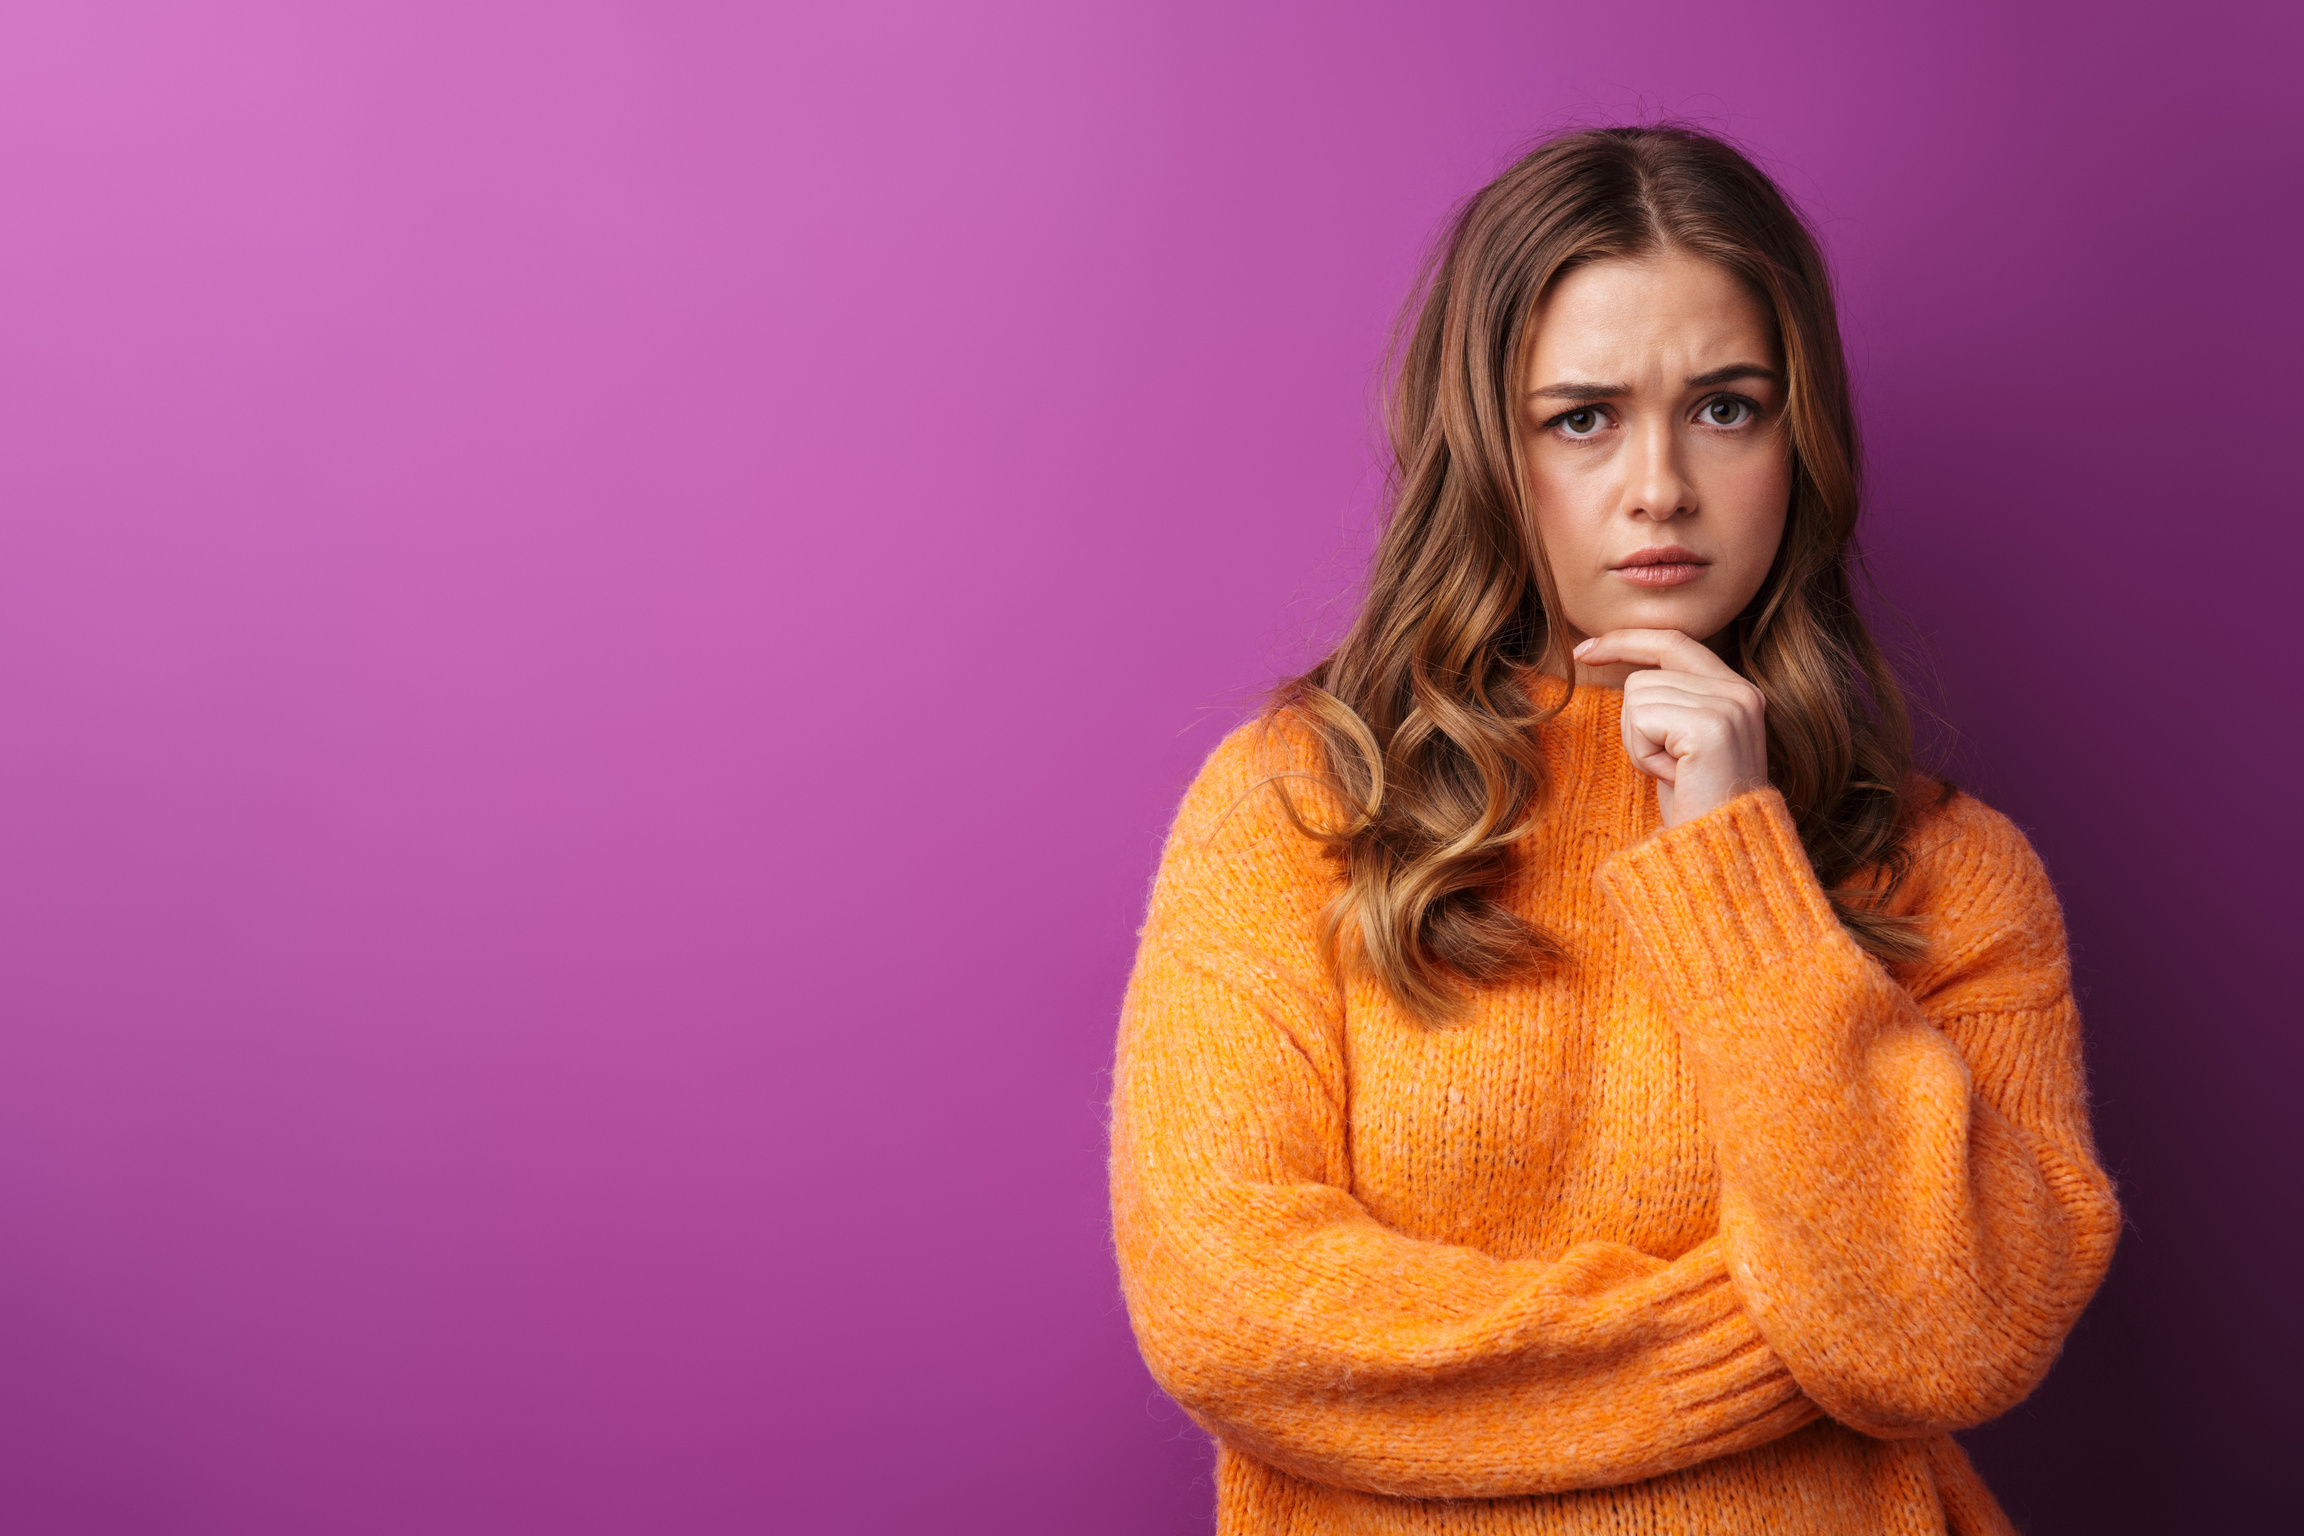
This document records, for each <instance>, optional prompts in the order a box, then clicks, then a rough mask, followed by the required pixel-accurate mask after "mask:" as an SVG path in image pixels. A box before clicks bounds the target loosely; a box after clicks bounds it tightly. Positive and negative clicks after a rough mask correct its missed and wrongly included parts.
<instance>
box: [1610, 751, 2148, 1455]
mask: <svg viewBox="0 0 2304 1536" xmlns="http://www.w3.org/2000/svg"><path fill="white" fill-rule="evenodd" d="M1916 837H1917V841H1918V843H1919V845H1920V846H1919V848H1918V852H1917V856H1916V867H1915V869H1914V871H1913V874H1912V877H1911V880H1910V882H1909V883H1910V885H1911V887H1912V888H1913V891H1914V894H1913V895H1912V897H1911V900H1912V902H1913V905H1914V907H1915V908H1916V910H1917V914H1918V915H1920V916H1921V917H1923V918H1924V920H1925V921H1926V922H1927V924H1928V938H1929V944H1930V949H1929V955H1928V957H1927V958H1926V959H1925V960H1924V961H1923V962H1921V963H1920V966H1919V968H1918V970H1917V971H1916V972H1915V973H1914V974H1912V975H1910V976H1908V977H1907V978H1905V979H1904V980H1902V981H1900V980H1898V979H1897V978H1895V977H1893V976H1891V975H1890V973H1889V972H1888V971H1887V970H1886V969H1885V968H1884V967H1882V965H1881V964H1880V963H1879V962H1878V961H1876V960H1874V959H1873V958H1872V957H1871V956H1869V955H1868V954H1866V953H1865V952H1864V951H1863V950H1862V949H1860V948H1859V947H1858V946H1857V945H1856V943H1855V942H1854V941H1853V940H1852V939H1851V938H1849V936H1848V934H1847V932H1846V930H1844V929H1843V928H1842V927H1841V926H1840V925H1839V923H1838V922H1837V921H1836V920H1835V919H1834V917H1833V914H1832V910H1831V907H1830V905H1829V904H1828V902H1827V901H1826V898H1825V894H1824V891H1823V889H1822V887H1821V886H1820V885H1819V884H1818V883H1817V880H1816V876H1815V873H1814V870H1813V869H1812V867H1811V866H1810V864H1809V862H1808V859H1807V855H1806V853H1805V852H1804V851H1803V849H1802V848H1801V845H1800V840H1799V836H1798V833H1797V831H1796V830H1795V828H1794V826H1793V823H1792V819H1791V816H1790V813H1789V812H1788V811H1787V809H1786V807H1785V805H1784V801H1783V799H1782V797H1781V796H1780V795H1779V794H1778V793H1777V792H1776V791H1775V790H1773V789H1765V790H1759V791H1755V792H1753V793H1750V794H1747V795H1743V796H1741V797H1739V798H1738V799H1736V800H1733V801H1731V802H1729V803H1728V804H1727V805H1724V806H1721V807H1719V808H1718V809H1716V810H1714V811H1711V812H1709V813H1707V814H1706V815H1703V816H1700V817H1696V818H1694V819H1693V820H1690V821H1687V822H1684V823H1682V824H1681V825H1679V826H1677V827H1674V828H1671V829H1669V830H1667V831H1664V832H1661V833H1659V834H1657V835H1656V836H1654V837H1652V838H1650V839H1649V840H1648V841H1646V842H1644V843H1642V844H1638V845H1636V846H1634V847H1632V848H1630V849H1627V850H1625V851H1624V852H1623V853H1621V854H1619V855H1617V856H1616V858H1615V859H1614V860H1613V861H1611V863H1610V864H1609V865H1608V866H1606V867H1605V868H1604V869H1603V871H1602V876H1601V879H1602V883H1603V885H1604V886H1605V887H1606V889H1607V891H1608V894H1609V897H1610V899H1611V901H1612V902H1613V903H1614V905H1615V907H1616V909H1617V911H1618V913H1619V914H1620V915H1621V916H1622V917H1623V919H1624V921H1625V922H1626V923H1627V924H1628V925H1629V926H1630V928H1631V930H1632V932H1633V935H1634V938H1635V942H1636V943H1637V945H1638V947H1639V949H1640V951H1641V952H1642V954H1643V955H1644V956H1645V958H1646V960H1647V962H1648V963H1649V965H1650V966H1651V967H1652V976H1651V982H1652V984H1653V985H1654V986H1656V987H1657V988H1659V989H1660V992H1661V994H1662V997H1663V1000H1664V1002H1665V1005H1666V1006H1667V1007H1668V1008H1669V1009H1670V1010H1671V1012H1672V1015H1673V1018H1674V1022H1675V1025H1676V1027H1677V1029H1678V1031H1679V1033H1680V1037H1681V1042H1682V1045H1683V1048H1684V1049H1685V1050H1686V1052H1687V1054H1688V1057H1689V1060H1690V1062H1691V1064H1692V1068H1693V1070H1694V1073H1695V1078H1696V1083H1697V1090H1698V1094H1699V1096H1700V1098H1701V1101H1702V1103H1703V1105H1704V1110H1705V1115H1706V1118H1707V1121H1708V1122H1709V1123H1710V1124H1711V1126H1712V1128H1713V1132H1714V1135H1715V1137H1716V1139H1717V1151H1718V1157H1719V1163H1720V1170H1721V1235H1722V1237H1723V1238H1724V1239H1725V1241H1726V1244H1727V1254H1728V1265H1729V1273H1730V1276H1731V1277H1732V1279H1733V1282H1734V1285H1735V1287H1736V1289H1737V1291H1738V1293H1739V1294H1740V1295H1741V1296H1742V1297H1743V1300H1744V1304H1745V1306H1746V1307H1747V1308H1749V1309H1750V1311H1751V1314H1752V1316H1753V1318H1754V1320H1755V1321H1756V1322H1757V1324H1758V1325H1759V1328H1760V1332H1761V1334H1762V1335H1763V1336H1764V1337H1765V1338H1766V1339H1767V1340H1768V1341H1769V1343H1770V1344H1771V1345H1773V1346H1774V1348H1775V1350H1776V1352H1777V1353H1778V1354H1779V1355H1780V1356H1781V1357H1782V1358H1783V1359H1784V1361H1785V1362H1786V1363H1787V1364H1788V1365H1789V1366H1790V1368H1791V1371H1792V1374H1793V1376H1794V1377H1795V1378H1796V1379H1797V1380H1798V1381H1799V1383H1800V1385H1801V1387H1802V1388H1803V1389H1804V1390H1805V1391H1806V1392H1807V1394H1808V1395H1809V1396H1810V1397H1811V1398H1813V1399H1814V1400H1815V1401H1816V1402H1817V1403H1818V1404H1820V1405H1821V1406H1822V1407H1823V1409H1824V1411H1825V1412H1827V1413H1829V1414H1830V1415H1831V1416H1832V1417H1833V1418H1835V1419H1838V1420H1840V1421H1841V1422H1842V1423H1844V1424H1847V1425H1849V1426H1850V1427H1852V1428H1855V1429H1858V1430H1861V1431H1863V1432H1864V1433H1866V1434H1870V1435H1875V1436H1882V1437H1900V1436H1916V1435H1927V1434H1933V1433H1937V1432H1940V1431H1944V1430H1951V1429H1959V1428H1964V1427H1967V1426H1970V1425H1974V1424H1978V1423H1981V1422H1983V1421H1984V1420H1986V1419H1989V1418H1991V1417H1993V1416H1994V1415H1996V1414H1998V1413H2001V1412H2002V1411H2004V1410H2006V1409H2007V1408H2009V1407H2011V1406H2013V1405H2014V1404H2015V1403H2016V1402H2017V1401H2018V1400H2020V1399H2021V1398H2023V1397H2024V1396H2025V1394H2027V1393H2028V1392H2030V1391H2031V1390H2032V1388H2033V1387H2034V1386H2036V1385H2037V1384H2038V1383H2039V1381H2040V1378H2041V1377H2042V1376H2043V1375H2044V1374H2045V1373H2046V1372H2047V1369H2048V1366H2049V1364H2050V1362H2051V1361H2053V1360H2054V1358H2055V1356H2056V1352H2057V1350H2058V1349H2059V1348H2060V1347H2061V1346H2062V1343H2063V1340H2064V1336H2065V1334H2066V1332H2067V1331H2068V1330H2069V1329H2070V1328H2071V1326H2072V1323H2073V1321H2074V1320H2075V1319H2076V1318H2077V1317H2078V1316H2079V1313H2080V1309H2081V1308H2082V1307H2083V1306H2084V1305H2086V1303H2087V1301H2088V1299H2089V1297H2090V1296H2091V1295H2093V1294H2094V1293H2095V1290H2096V1287H2097V1284H2098V1283H2099V1282H2100V1281H2101V1280H2102V1279H2103V1276H2104V1271H2105V1268H2106V1266H2107V1265H2108V1264H2109V1263H2110V1261H2111V1255H2112V1247H2113V1243H2114V1241H2115V1239H2116V1238H2117V1236H2118V1233H2119V1228H2120V1212H2119V1208H2118V1206H2117V1204H2116V1203H2115V1201H2114V1199H2113V1194H2112V1186H2111V1181H2110V1180H2109V1179H2108V1178H2107V1177H2106V1176H2105V1174H2104V1171H2103V1169H2102V1168H2101V1167H2099V1166H2098V1163H2097V1160H2096V1156H2095V1149H2094V1144H2093V1141H2092V1138H2091V1136H2090V1133H2089V1127H2088V1119H2087V1109H2086V1096H2085V1079H2084V1075H2083V1072H2082V1068H2081V1061H2080V1029H2079V1018H2078V1015H2077V1013H2076V1011H2075V1009H2074V1007H2073V1001H2072V991H2071V982H2070V975H2069V967H2068V963H2067V959H2066V952H2065V941H2064V929H2063V919H2062V915H2061V913H2060V911H2059V909H2058V906H2057V902H2056V896H2055V892H2054V890H2053V889H2052V888H2051V887H2050V886H2049V884H2048V880H2047V876H2046V873H2045V872H2044V871H2043V870H2042V868H2041V866H2040V861H2039V859H2038V857H2037V856H2036V855H2035V854H2034V853H2033V851H2032V848H2031V845H2030V844H2029V843H2027V842H2026V841H2025V839H2024V836H2023V834H2022V833H2020V832H2018V831H2017V830H2016V828H2015V827H2014V826H2013V825H2011V824H2010V823H2009V822H2008V821H2007V820H2006V818H2004V817H2001V816H1999V815H1998V814H1997V813H1995V812H1992V811H1990V810H1988V809H1986V808H1985V807H1983V806H1981V805H1979V804H1978V803H1977V802H1975V801H1974V800H1971V799H1967V798H1965V797H1962V798H1960V799H1959V800H1956V801H1955V802H1954V804H1953V805H1952V807H1950V808H1949V809H1947V810H1946V811H1943V812H1940V813H1939V814H1937V815H1936V816H1935V817H1933V818H1931V819H1930V821H1928V822H1927V823H1925V824H1924V825H1923V827H1922V828H1921V830H1920V832H1919V833H1918V834H1916Z"/></svg>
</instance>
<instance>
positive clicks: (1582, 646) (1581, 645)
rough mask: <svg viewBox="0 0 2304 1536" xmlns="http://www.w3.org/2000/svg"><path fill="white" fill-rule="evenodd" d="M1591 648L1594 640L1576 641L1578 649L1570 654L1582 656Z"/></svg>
mask: <svg viewBox="0 0 2304 1536" xmlns="http://www.w3.org/2000/svg"><path fill="white" fill-rule="evenodd" d="M1590 649H1592V642H1591V641H1590V640H1579V641H1577V642H1576V649H1574V650H1572V651H1570V652H1569V653H1568V654H1569V655H1571V656H1581V655H1583V654H1584V653H1585V652H1586V651H1588V650H1590Z"/></svg>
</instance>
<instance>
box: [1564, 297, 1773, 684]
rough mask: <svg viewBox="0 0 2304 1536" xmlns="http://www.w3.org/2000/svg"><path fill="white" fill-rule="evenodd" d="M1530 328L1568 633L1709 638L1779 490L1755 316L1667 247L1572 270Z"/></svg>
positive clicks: (1751, 588)
mask: <svg viewBox="0 0 2304 1536" xmlns="http://www.w3.org/2000/svg"><path fill="white" fill-rule="evenodd" d="M1535 326H1536V330H1535V336H1534V339H1533V343H1532V345H1531V346H1530V348H1529V353H1528V374H1527V382H1526V394H1525V395H1524V397H1523V410H1522V417H1521V431H1522V441H1523V443H1524V445H1525V449H1526V461H1527V465H1528V479H1529V491H1530V493H1531V495H1532V497H1533V499H1534V503H1535V515H1536V531H1537V535H1538V536H1539V537H1540V538H1541V539H1542V540H1543V541H1544V553H1545V555H1546V557H1547V558H1548V559H1549V560H1550V561H1551V564H1552V574H1553V578H1554V580H1555V581H1556V582H1557V583H1558V586H1559V591H1560V605H1561V607H1562V609H1563V610H1564V613H1563V617H1564V618H1565V619H1566V620H1567V622H1568V626H1569V628H1570V629H1571V630H1572V631H1573V633H1572V634H1571V635H1570V636H1569V644H1571V645H1573V644H1574V643H1575V642H1576V641H1578V640H1581V639H1584V638H1585V637H1586V636H1590V635H1599V634H1605V633H1606V632H1608V631H1609V630H1612V629H1677V630H1679V631H1681V632H1682V633H1684V634H1687V635H1689V636H1691V637H1693V638H1695V639H1698V640H1710V639H1712V638H1713V637H1715V636H1717V635H1720V634H1721V632H1722V631H1723V630H1725V629H1726V628H1727V626H1728V624H1729V621H1730V620H1732V619H1734V618H1735V617H1736V615H1737V614H1738V613H1740V612H1741V611H1742V610H1743V608H1744V605H1745V604H1746V603H1748V602H1750V601H1751V600H1752V597H1753V595H1754V594H1755V593H1757V592H1758V591H1759V590H1760V584H1761V583H1762V582H1763V581H1764V580H1766V579H1767V575H1768V567H1769V564H1770V562H1772V561H1773V560H1774V559H1775V558H1776V545H1777V543H1778V541H1779V540H1780V539H1781V538H1782V537H1783V534H1784V515H1785V509H1786V507H1787V506H1788V505H1789V503H1790V501H1791V495H1792V457H1791V451H1790V447H1789V438H1788V436H1787V434H1786V432H1785V430H1784V426H1783V419H1782V406H1783V401H1784V374H1783V366H1784V365H1783V360H1782V358H1781V357H1780V356H1779V354H1778V349H1777V346H1776V332H1775V326H1774V325H1773V324H1772V323H1771V322H1770V319H1769V316H1768V313H1767V311H1766V310H1765V309H1764V308H1763V307H1762V305H1761V303H1760V301H1759V300H1757V299H1756V298H1754V297H1753V296H1752V294H1751V293H1750V291H1748V290H1747V289H1746V288H1745V287H1744V285H1743V284H1742V283H1741V282H1740V281H1738V280H1737V279H1736V278H1735V277H1734V276H1733V275H1731V274H1730V273H1729V272H1727V271H1726V270H1725V269H1723V268H1721V267H1717V266H1714V265H1713V264H1712V263H1710V262H1708V261H1704V260H1702V259H1700V258H1697V257H1693V256H1686V255H1682V254H1679V253H1672V254H1668V255H1661V256H1653V257H1643V258H1640V259H1638V260H1611V261H1598V262H1594V263H1592V264H1591V265H1589V266H1584V267H1579V268H1577V269H1576V270H1575V271H1573V272H1571V273H1569V274H1568V275H1567V276H1566V277H1564V278H1562V279H1560V280H1559V281H1558V282H1556V283H1554V284H1553V285H1552V289H1551V292H1550V293H1549V294H1548V295H1546V297H1545V298H1544V300H1543V302H1542V303H1541V304H1540V305H1539V306H1538V308H1537V311H1536V319H1535ZM1631 670H1633V669H1632V668H1631V667H1630V666H1629V665H1624V666H1616V667H1602V668H1584V669H1581V670H1580V671H1579V673H1578V677H1579V680H1580V681H1584V682H1592V683H1601V684H1608V685H1612V684H1618V683H1621V682H1622V681H1623V677H1624V674H1625V673H1627V672H1630V671H1631Z"/></svg>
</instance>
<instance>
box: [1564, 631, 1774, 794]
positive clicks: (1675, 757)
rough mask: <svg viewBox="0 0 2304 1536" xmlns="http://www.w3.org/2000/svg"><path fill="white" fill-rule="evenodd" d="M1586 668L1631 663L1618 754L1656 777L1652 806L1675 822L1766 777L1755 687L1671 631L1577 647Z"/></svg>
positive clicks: (1616, 635)
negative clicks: (1621, 751)
mask: <svg viewBox="0 0 2304 1536" xmlns="http://www.w3.org/2000/svg"><path fill="white" fill-rule="evenodd" d="M1573 654H1574V655H1575V657H1576V659H1577V660H1578V661H1580V662H1582V663H1583V664H1584V665H1586V666H1588V667H1605V666H1610V665H1613V664H1617V663H1622V662H1630V663H1631V664H1632V665H1634V666H1637V667H1644V668H1650V669H1653V670H1648V671H1640V672H1634V673H1632V674H1630V675H1629V676H1627V677H1626V678H1625V679H1624V751H1625V753H1626V754H1627V755H1628V756H1630V758H1631V759H1632V762H1633V764H1634V766H1636V767H1638V768H1639V770H1640V771H1641V772H1642V773H1645V774H1647V775H1649V776H1650V777H1651V778H1653V779H1655V781H1656V809H1657V810H1659V811H1660V812H1662V813H1663V816H1664V825H1666V826H1668V827H1676V826H1678V825H1680V823H1682V822H1684V821H1689V820H1692V819H1693V818H1695V817H1698V816H1701V815H1703V814H1704V813H1705V812H1706V811H1709V810H1712V809H1714V808H1715V807H1717V806H1722V805H1726V804H1727V803H1728V802H1729V801H1731V800H1733V799H1735V798H1736V797H1737V796H1738V795H1741V794H1743V793H1744V792H1745V791H1746V790H1751V789H1758V788H1760V787H1761V786H1763V785H1765V784H1766V783H1767V782H1768V732H1767V729H1766V726H1765V724H1764V723H1763V720H1762V712H1763V709H1764V701H1763V700H1762V698H1761V696H1760V690H1759V689H1757V688H1755V687H1753V686H1752V685H1751V684H1750V683H1748V682H1746V681H1745V680H1744V678H1743V677H1742V676H1740V675H1739V674H1738V673H1737V671H1736V670H1735V668H1733V667H1731V666H1729V665H1728V663H1726V662H1724V661H1722V660H1721V659H1720V658H1719V657H1717V656H1715V655H1713V654H1712V653H1711V651H1709V650H1707V649H1706V648H1705V647H1704V646H1703V645H1702V644H1700V643H1698V642H1697V641H1694V640H1691V639H1689V638H1688V637H1687V636H1686V635H1684V634H1682V633H1680V631H1678V630H1676V629H1612V630H1610V631H1608V633H1606V634H1604V635H1595V636H1593V637H1592V638H1591V639H1589V640H1587V641H1585V642H1584V643H1583V644H1581V645H1579V646H1577V647H1576V649H1575V652H1574V653H1573Z"/></svg>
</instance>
